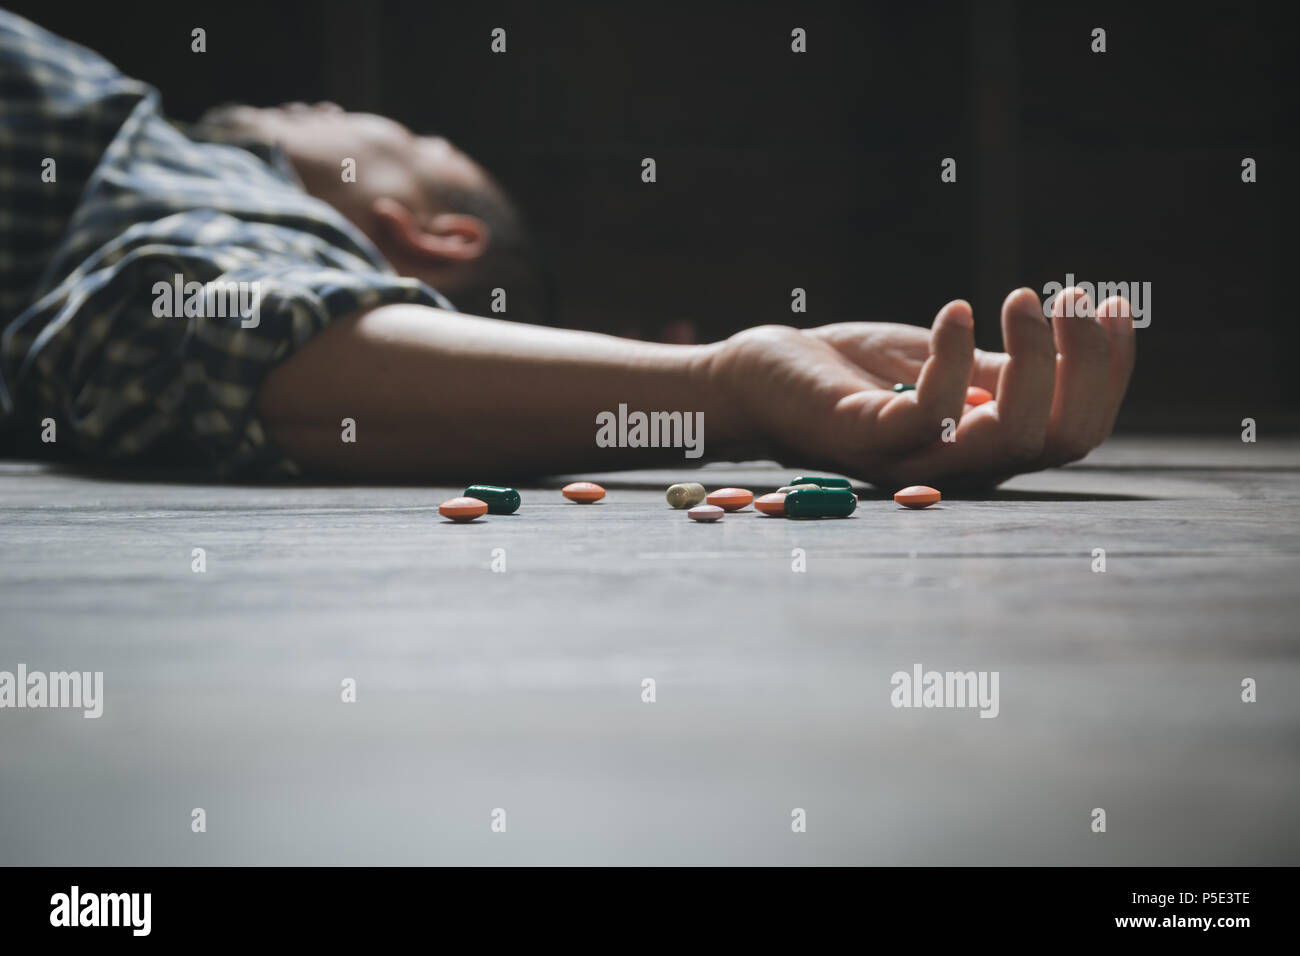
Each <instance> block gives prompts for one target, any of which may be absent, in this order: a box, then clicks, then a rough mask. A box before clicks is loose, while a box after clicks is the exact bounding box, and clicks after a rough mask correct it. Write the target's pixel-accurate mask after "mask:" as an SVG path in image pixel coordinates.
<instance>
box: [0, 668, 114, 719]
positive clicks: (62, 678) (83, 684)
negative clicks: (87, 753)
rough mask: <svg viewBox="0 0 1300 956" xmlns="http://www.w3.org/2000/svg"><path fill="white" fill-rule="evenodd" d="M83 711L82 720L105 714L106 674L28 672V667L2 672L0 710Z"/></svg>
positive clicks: (0, 673)
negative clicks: (45, 708) (12, 708)
mask: <svg viewBox="0 0 1300 956" xmlns="http://www.w3.org/2000/svg"><path fill="white" fill-rule="evenodd" d="M6 707H18V708H26V707H32V708H40V707H60V708H64V707H66V708H78V707H79V708H81V709H82V710H84V711H85V713H84V714H82V716H83V717H100V716H102V715H103V713H104V672H103V671H94V672H93V673H92V672H91V671H51V672H49V673H48V674H47V673H45V672H44V671H31V672H28V670H27V665H26V664H19V665H18V672H17V673H16V674H15V673H14V672H13V671H0V709H4V708H6Z"/></svg>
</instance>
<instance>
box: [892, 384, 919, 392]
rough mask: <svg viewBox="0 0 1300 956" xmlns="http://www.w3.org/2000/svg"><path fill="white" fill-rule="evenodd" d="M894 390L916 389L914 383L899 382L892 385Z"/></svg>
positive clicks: (911, 390) (909, 390) (913, 390)
mask: <svg viewBox="0 0 1300 956" xmlns="http://www.w3.org/2000/svg"><path fill="white" fill-rule="evenodd" d="M894 391H895V392H915V391H916V386H915V385H904V384H903V383H902V382H899V383H898V384H897V385H895V386H894Z"/></svg>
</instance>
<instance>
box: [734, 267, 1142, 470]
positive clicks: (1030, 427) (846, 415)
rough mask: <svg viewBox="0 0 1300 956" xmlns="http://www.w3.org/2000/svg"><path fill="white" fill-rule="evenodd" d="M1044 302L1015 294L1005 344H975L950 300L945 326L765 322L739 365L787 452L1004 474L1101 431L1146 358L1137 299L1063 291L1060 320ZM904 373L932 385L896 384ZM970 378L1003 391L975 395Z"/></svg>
mask: <svg viewBox="0 0 1300 956" xmlns="http://www.w3.org/2000/svg"><path fill="white" fill-rule="evenodd" d="M1067 291H1070V290H1067ZM1062 295H1063V296H1064V295H1065V293H1062ZM1039 308H1040V307H1039V305H1038V299H1037V296H1036V295H1034V294H1033V293H1032V291H1030V290H1021V291H1019V292H1017V293H1013V295H1012V296H1010V297H1008V299H1007V302H1006V303H1005V304H1004V307H1003V316H1002V318H1003V334H1004V339H1005V340H1006V342H1007V347H1008V351H1007V352H1005V353H993V352H983V351H980V350H977V349H975V348H974V341H973V331H972V323H971V316H970V310H969V306H967V305H966V304H965V303H964V302H954V303H949V304H948V305H947V306H945V307H944V309H943V310H941V311H940V313H939V315H938V317H936V319H935V322H934V326H933V328H932V329H923V328H919V327H915V326H907V325H895V324H889V323H865V322H863V323H844V324H838V325H829V326H822V327H820V328H815V329H809V330H806V331H802V332H800V331H797V330H794V329H787V328H783V327H764V328H760V329H753V330H749V331H748V332H746V333H742V334H741V336H738V337H737V340H738V341H736V344H735V347H734V348H733V350H732V357H733V362H732V366H733V368H732V371H733V379H734V380H735V381H737V382H738V383H739V388H740V390H741V392H742V394H743V395H745V396H746V400H747V402H748V404H749V407H750V410H751V413H752V414H753V415H754V417H755V419H756V422H757V424H758V427H759V428H760V430H761V431H762V432H763V434H764V435H765V436H767V438H768V440H769V441H770V442H771V443H772V444H773V445H774V446H775V447H774V448H773V451H774V453H775V454H777V455H778V456H779V457H781V458H783V459H788V460H790V461H792V462H798V463H800V464H806V465H817V466H819V467H825V468H835V469H837V470H841V471H844V472H846V473H849V474H853V475H855V476H858V477H860V478H864V479H866V480H868V481H872V482H873V483H876V484H881V485H886V486H888V485H896V484H899V483H910V482H918V481H934V482H939V481H944V482H946V483H947V485H948V486H949V487H952V486H954V485H969V484H976V485H988V484H996V483H997V482H999V481H1002V480H1004V479H1006V478H1008V477H1010V476H1011V475H1013V474H1016V473H1018V472H1022V471H1029V470H1035V469H1038V468H1043V467H1049V466H1052V465H1056V464H1062V463H1064V462H1066V461H1071V460H1074V459H1076V458H1080V457H1082V456H1083V455H1085V454H1086V453H1087V452H1088V451H1089V450H1091V448H1093V447H1095V445H1097V444H1099V443H1100V442H1101V441H1102V440H1103V439H1104V438H1105V437H1106V435H1107V434H1109V431H1110V428H1111V425H1112V424H1113V422H1114V416H1115V413H1116V412H1117V410H1118V407H1119V402H1120V400H1121V399H1122V397H1123V393H1124V388H1125V387H1126V385H1127V382H1128V377H1129V373H1130V371H1131V368H1132V362H1133V334H1132V323H1131V322H1130V321H1128V320H1127V318H1126V317H1127V315H1128V311H1127V303H1124V302H1123V301H1122V300H1109V301H1108V302H1106V303H1104V304H1103V306H1102V308H1101V309H1099V310H1098V314H1099V316H1100V317H1099V318H1096V319H1094V318H1091V317H1086V312H1087V309H1085V308H1084V307H1083V300H1080V301H1079V302H1076V307H1075V309H1074V313H1075V314H1074V315H1072V316H1069V317H1067V316H1065V315H1063V314H1060V313H1062V312H1063V311H1067V310H1063V309H1062V302H1061V299H1060V297H1058V300H1057V307H1056V310H1055V312H1056V313H1057V314H1055V315H1054V327H1055V328H1054V329H1053V326H1049V325H1048V324H1047V323H1046V322H1045V321H1044V320H1043V318H1042V316H1041V312H1040V311H1039ZM736 373H739V374H736ZM896 382H903V383H908V384H913V383H915V384H917V385H918V388H917V389H916V390H915V391H908V392H903V393H901V394H899V393H895V392H894V391H893V390H892V386H893V385H894V383H896ZM968 385H978V386H980V387H982V388H985V389H987V390H988V391H990V392H991V393H993V395H994V396H995V399H996V400H995V401H993V402H989V403H987V404H985V405H980V406H978V407H971V406H967V405H966V404H965V395H966V388H967V386H968Z"/></svg>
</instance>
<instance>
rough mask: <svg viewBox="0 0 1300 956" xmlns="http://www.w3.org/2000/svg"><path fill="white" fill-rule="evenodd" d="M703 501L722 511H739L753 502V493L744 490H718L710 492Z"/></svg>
mask: <svg viewBox="0 0 1300 956" xmlns="http://www.w3.org/2000/svg"><path fill="white" fill-rule="evenodd" d="M704 500H705V501H706V502H708V503H709V504H711V505H717V506H718V507H719V508H721V509H723V510H724V511H739V510H740V509H741V508H744V507H746V506H748V505H749V503H750V502H752V501H753V500H754V493H753V492H752V491H746V490H745V489H744V488H719V489H718V490H717V491H710V492H709V494H708V496H707V497H706V498H705V499H704Z"/></svg>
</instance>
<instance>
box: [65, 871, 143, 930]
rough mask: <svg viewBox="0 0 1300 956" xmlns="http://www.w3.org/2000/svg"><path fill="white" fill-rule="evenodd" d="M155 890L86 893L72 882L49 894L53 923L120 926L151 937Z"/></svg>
mask: <svg viewBox="0 0 1300 956" xmlns="http://www.w3.org/2000/svg"><path fill="white" fill-rule="evenodd" d="M152 910H153V894H152V893H83V892H81V887H79V886H77V885H75V884H74V885H73V887H72V889H71V890H69V891H68V892H67V893H55V894H54V895H53V896H51V897H50V925H51V926H60V927H64V926H66V927H77V926H121V927H128V928H129V929H130V930H131V935H132V936H148V935H149V931H150V929H151V928H152V923H153V920H152V918H151V914H152Z"/></svg>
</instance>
